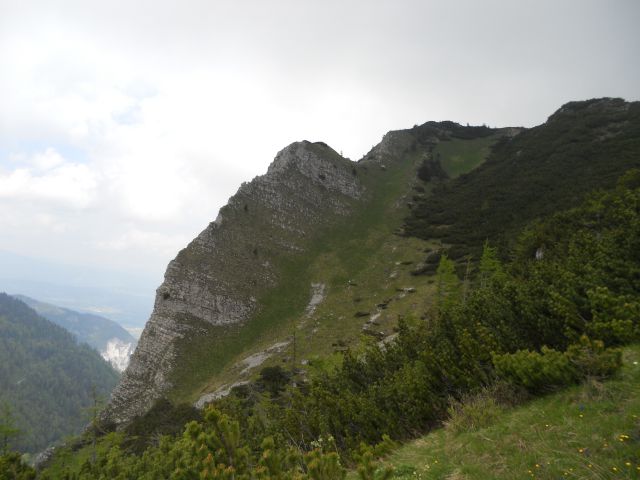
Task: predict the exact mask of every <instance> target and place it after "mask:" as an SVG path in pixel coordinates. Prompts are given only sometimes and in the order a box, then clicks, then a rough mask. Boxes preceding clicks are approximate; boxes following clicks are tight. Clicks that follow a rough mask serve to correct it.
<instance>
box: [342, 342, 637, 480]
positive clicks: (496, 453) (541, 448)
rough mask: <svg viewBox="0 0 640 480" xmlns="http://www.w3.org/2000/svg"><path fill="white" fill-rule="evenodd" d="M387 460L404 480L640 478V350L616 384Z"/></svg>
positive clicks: (438, 437) (553, 400) (589, 386)
mask: <svg viewBox="0 0 640 480" xmlns="http://www.w3.org/2000/svg"><path fill="white" fill-rule="evenodd" d="M386 462H387V463H389V464H391V465H393V466H394V467H395V468H396V474H395V477H394V478H398V479H425V480H426V479H445V478H446V479H478V480H483V479H487V480H489V479H518V478H538V479H549V480H551V479H553V480H556V479H564V478H580V479H615V478H621V479H622V478H626V479H638V478H640V346H638V345H636V346H633V347H629V348H626V349H625V350H624V365H623V368H622V370H621V372H620V373H619V375H618V376H617V377H616V378H615V379H612V380H608V381H605V382H603V383H598V382H595V383H594V382H587V383H585V384H583V385H581V386H576V387H572V388H569V389H567V390H564V391H562V392H559V393H555V394H551V395H548V396H546V397H544V398H540V399H537V400H534V401H531V402H529V403H528V404H525V405H523V406H520V407H517V408H514V409H511V410H507V411H506V412H505V413H504V414H503V415H501V416H500V417H499V418H498V419H497V420H496V421H495V422H494V423H493V424H491V425H489V426H487V427H485V428H481V429H479V430H476V431H473V432H464V433H459V434H456V433H454V432H453V431H451V430H450V429H444V428H443V429H439V430H437V431H433V432H432V433H430V434H428V435H426V436H424V437H422V438H420V439H418V440H415V441H413V442H411V443H408V444H406V445H404V446H403V447H401V448H400V449H398V450H397V451H396V452H395V453H393V454H392V455H391V456H390V457H389V458H388V459H387V460H386ZM349 478H352V479H355V478H357V476H356V475H355V473H352V474H351V475H350V476H349Z"/></svg>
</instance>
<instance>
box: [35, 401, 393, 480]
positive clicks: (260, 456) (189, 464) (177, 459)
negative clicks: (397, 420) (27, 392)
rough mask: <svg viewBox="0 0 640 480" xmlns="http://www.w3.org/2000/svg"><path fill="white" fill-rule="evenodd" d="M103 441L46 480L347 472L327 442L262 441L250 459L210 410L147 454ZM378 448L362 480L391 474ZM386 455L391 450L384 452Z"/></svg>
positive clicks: (274, 477) (285, 477) (294, 477)
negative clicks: (301, 445) (74, 467)
mask: <svg viewBox="0 0 640 480" xmlns="http://www.w3.org/2000/svg"><path fill="white" fill-rule="evenodd" d="M108 437H109V438H107V439H104V440H103V445H104V444H105V443H110V445H109V448H108V449H107V450H104V449H103V450H102V451H101V452H100V454H98V455H96V458H95V460H91V459H89V458H87V459H86V461H84V463H83V464H82V465H81V467H80V469H79V470H78V471H70V470H65V469H64V468H63V469H58V470H53V469H52V470H49V471H46V472H44V473H42V475H41V476H40V478H42V479H49V478H65V479H77V480H85V479H86V480H89V479H91V480H93V479H105V480H106V479H110V480H111V479H114V480H138V479H141V480H144V479H148V480H151V479H157V478H165V479H172V480H191V479H206V478H210V479H218V480H259V479H260V480H340V479H344V478H345V476H346V474H347V471H346V469H345V468H344V467H343V465H342V464H341V461H340V457H339V455H338V453H337V451H336V448H335V444H334V443H333V441H332V439H331V438H330V437H329V438H328V439H327V440H326V441H319V442H317V443H316V445H315V446H314V448H313V449H312V450H311V451H309V452H306V453H302V452H300V451H299V450H297V449H295V448H291V447H287V446H282V445H280V446H277V445H276V442H275V441H274V439H273V438H272V437H267V438H265V439H264V440H263V441H262V444H261V446H260V450H259V452H257V455H252V453H253V452H251V451H250V449H249V447H248V446H247V444H246V442H245V440H244V438H243V436H242V433H241V431H240V425H239V423H238V422H237V421H234V420H232V419H230V418H229V417H228V416H227V415H225V414H222V413H220V412H219V411H218V410H216V409H214V408H212V407H209V408H208V409H207V411H206V413H205V415H204V420H203V422H190V423H188V424H187V425H186V427H185V430H184V433H183V434H182V436H180V437H178V438H176V439H170V438H169V437H163V438H162V439H161V440H160V442H159V444H158V445H157V446H155V447H150V448H148V449H147V450H146V451H145V452H144V454H143V455H141V456H136V455H131V454H127V453H125V452H124V451H123V450H122V448H121V440H122V437H121V436H118V435H117V434H110V435H109V436H108ZM375 453H378V452H376V449H374V448H366V447H363V449H362V460H361V470H362V472H361V474H360V478H361V479H362V480H387V479H388V478H389V477H390V475H391V471H390V470H389V469H384V470H379V469H378V468H377V467H376V465H375V461H374V454H375ZM384 453H388V450H384Z"/></svg>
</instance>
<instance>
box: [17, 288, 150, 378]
mask: <svg viewBox="0 0 640 480" xmlns="http://www.w3.org/2000/svg"><path fill="white" fill-rule="evenodd" d="M14 297H15V298H17V299H18V300H20V301H22V302H24V303H26V304H27V305H28V306H29V307H31V308H32V309H34V310H35V311H36V312H37V313H38V314H39V315H41V316H43V317H44V318H46V319H47V320H49V321H51V322H53V323H55V324H56V325H59V326H61V327H63V328H65V329H66V330H68V331H69V332H71V333H72V334H73V335H75V337H76V338H77V339H78V341H79V342H81V343H86V344H88V345H90V346H92V347H94V348H95V349H96V350H98V352H100V355H102V358H104V359H105V360H107V361H108V362H109V363H110V364H111V365H112V366H113V368H115V369H116V370H118V371H120V372H122V371H124V369H125V368H127V365H128V364H129V357H130V356H131V354H132V353H133V351H134V350H135V347H136V344H137V340H136V339H135V338H134V337H133V336H132V335H131V334H130V333H129V332H127V331H126V330H125V329H124V328H123V327H121V326H120V325H119V324H118V323H116V322H114V321H113V320H109V319H108V318H105V317H101V316H99V315H94V314H91V313H80V312H76V311H74V310H70V309H68V308H62V307H58V306H56V305H52V304H50V303H45V302H41V301H38V300H35V299H33V298H30V297H27V296H24V295H14Z"/></svg>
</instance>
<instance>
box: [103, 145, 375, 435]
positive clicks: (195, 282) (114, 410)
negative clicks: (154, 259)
mask: <svg viewBox="0 0 640 480" xmlns="http://www.w3.org/2000/svg"><path fill="white" fill-rule="evenodd" d="M362 193H363V186H362V184H361V182H360V181H359V179H358V177H357V175H355V172H354V171H353V170H352V165H351V162H349V161H348V160H346V159H344V158H342V157H341V156H340V155H338V154H337V153H336V152H335V151H333V150H332V149H331V148H329V147H327V146H326V145H324V144H321V143H309V142H300V143H295V144H293V145H290V146H289V147H287V148H286V149H284V150H282V151H281V152H280V153H279V154H278V155H277V156H276V158H275V160H274V161H273V163H272V164H271V166H270V167H269V169H268V171H267V173H266V175H263V176H261V177H257V178H255V179H254V180H253V181H252V182H250V183H247V184H243V185H242V186H241V187H240V189H239V190H238V192H237V193H236V195H234V196H233V197H232V198H231V199H230V201H229V203H228V204H227V205H226V206H225V207H224V208H222V209H221V211H220V214H219V216H218V218H217V219H216V220H215V222H213V223H211V224H209V226H208V227H207V228H206V229H205V230H204V231H203V232H202V233H201V234H200V235H199V236H198V237H197V238H196V239H195V240H193V241H192V242H191V243H190V244H189V246H188V247H187V248H185V249H184V250H182V251H181V252H180V253H179V254H178V256H177V257H176V258H175V259H174V260H173V261H172V262H171V263H170V264H169V266H168V268H167V271H166V274H165V280H164V283H163V284H162V285H161V286H160V288H158V290H157V295H156V301H155V306H154V311H153V314H152V315H151V318H150V319H149V322H148V323H147V326H146V328H145V330H144V332H143V334H142V336H141V338H140V342H139V343H138V347H137V349H136V352H135V354H134V355H133V357H132V360H131V363H130V365H129V367H128V369H127V370H126V372H125V374H124V377H123V379H122V382H121V383H120V385H119V386H118V388H117V389H116V391H115V392H114V394H113V396H112V399H111V403H110V406H109V408H108V410H107V413H106V415H107V418H109V419H111V420H113V421H116V422H117V423H121V422H123V421H126V420H128V419H130V418H132V417H133V416H134V415H139V414H141V413H143V412H144V411H146V410H147V409H148V408H149V407H150V406H151V404H152V402H153V401H154V400H155V399H157V398H159V397H160V396H162V395H165V394H166V392H167V391H168V390H169V389H170V388H171V386H172V382H171V378H170V374H171V373H172V370H173V369H174V367H175V365H176V363H177V362H180V361H181V360H182V358H181V354H182V355H184V352H180V351H179V345H178V343H179V341H180V340H182V339H190V338H193V337H198V336H201V335H205V336H206V335H207V333H208V332H209V331H210V329H211V327H225V326H229V325H241V324H243V323H245V322H247V321H248V320H249V318H250V317H251V315H252V314H253V313H254V312H255V311H256V309H257V308H258V300H257V298H258V296H260V295H261V294H262V293H263V292H265V291H266V290H268V289H269V288H271V287H273V286H274V285H275V284H276V283H277V282H278V280H279V278H280V276H281V268H282V266H281V259H282V258H283V257H285V258H286V256H287V255H290V254H295V253H298V252H301V251H303V250H304V249H305V246H306V244H307V242H308V239H309V238H310V237H312V236H313V235H314V232H316V231H318V230H320V229H322V228H323V227H325V226H326V225H327V224H329V223H330V222H331V219H332V218H334V217H335V216H344V215H347V214H348V213H349V212H350V210H351V209H352V204H353V202H354V201H355V200H357V199H358V198H359V197H360V196H361V195H362Z"/></svg>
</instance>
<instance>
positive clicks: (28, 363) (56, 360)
mask: <svg viewBox="0 0 640 480" xmlns="http://www.w3.org/2000/svg"><path fill="white" fill-rule="evenodd" d="M118 378H119V376H118V374H117V372H116V371H115V370H113V368H111V366H110V365H109V364H108V363H107V362H106V361H104V360H103V359H102V358H101V357H100V355H99V354H98V352H96V351H95V350H94V349H92V348H91V347H89V346H88V345H85V344H78V343H77V341H76V339H75V338H74V337H73V335H71V333H69V332H67V331H66V330H65V329H63V328H62V327H59V326H57V325H54V324H53V323H51V322H50V321H48V320H46V319H44V318H42V317H40V316H39V315H38V314H37V313H36V312H35V311H34V310H32V309H31V308H29V307H28V306H27V305H26V304H25V303H23V302H21V301H20V300H17V299H15V298H13V297H11V296H9V295H6V294H4V293H0V404H2V405H3V406H4V409H5V410H7V409H8V411H9V412H10V415H11V417H12V423H13V426H14V427H15V428H16V429H18V430H19V431H20V434H19V435H17V436H15V437H14V438H11V439H10V446H11V447H12V448H16V449H19V450H21V451H26V452H37V451H39V450H42V449H44V448H46V447H47V446H49V445H51V444H52V443H54V442H57V441H59V440H61V439H62V438H64V437H65V436H67V435H72V434H78V433H79V432H80V431H81V430H82V428H83V427H84V426H85V425H86V424H87V423H88V422H89V418H90V414H89V412H88V411H87V410H86V409H87V408H88V407H90V406H92V405H93V402H94V399H103V400H104V399H105V398H106V397H107V396H108V394H109V392H110V391H111V390H112V389H113V387H114V386H115V384H116V383H117V381H118ZM3 420H4V422H6V420H7V419H6V418H5V419H3Z"/></svg>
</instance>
